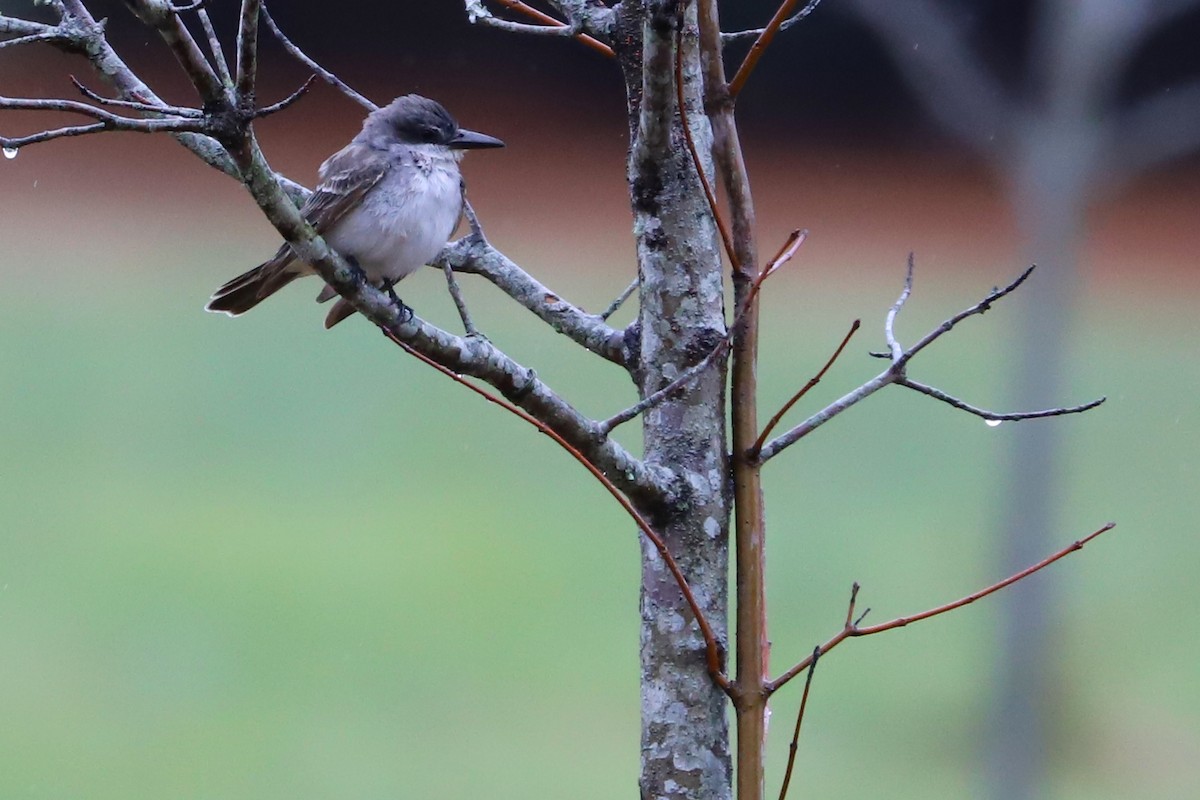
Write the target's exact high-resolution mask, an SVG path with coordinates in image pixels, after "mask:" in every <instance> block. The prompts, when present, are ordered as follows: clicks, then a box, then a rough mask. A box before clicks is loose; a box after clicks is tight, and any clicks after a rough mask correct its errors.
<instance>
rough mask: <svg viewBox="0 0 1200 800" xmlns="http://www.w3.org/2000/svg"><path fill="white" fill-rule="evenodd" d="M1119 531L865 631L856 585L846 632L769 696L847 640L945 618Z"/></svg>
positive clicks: (779, 683) (773, 687) (803, 663)
mask: <svg viewBox="0 0 1200 800" xmlns="http://www.w3.org/2000/svg"><path fill="white" fill-rule="evenodd" d="M1115 527H1116V523H1115V522H1110V523H1108V524H1107V525H1105V526H1104V527H1102V528H1100V529H1099V530H1096V531H1093V532H1092V533H1089V534H1088V535H1087V536H1085V537H1083V538H1082V539H1079V540H1078V541H1074V542H1071V544H1069V545H1067V546H1066V547H1064V548H1063V549H1061V550H1059V551H1058V552H1056V553H1054V554H1053V555H1050V556H1047V557H1046V558H1043V559H1042V560H1041V561H1039V562H1037V563H1036V564H1034V565H1032V566H1029V567H1026V568H1025V569H1023V570H1021V571H1020V572H1017V573H1015V574H1013V575H1009V576H1008V577H1007V578H1005V579H1004V580H1002V581H998V582H997V583H993V584H992V585H991V586H988V587H986V588H984V589H980V590H979V591H977V592H974V593H972V594H969V595H967V596H966V597H961V598H959V599H958V600H955V601H954V602H952V603H946V604H945V605H940V606H937V607H936V608H931V609H929V610H928V611H922V612H921V613H919V614H913V615H911V616H907V617H896V618H895V619H893V620H889V621H887V622H881V623H879V624H878V625H868V626H867V627H865V628H864V627H860V626H859V623H860V622H861V621H862V617H863V616H866V614H865V613H864V614H863V615H862V616H860V617H859V618H858V619H857V620H853V621H851V620H850V618H851V617H852V616H853V615H854V602H855V600H856V599H857V597H858V584H855V585H854V589H853V591H852V592H851V595H850V609H849V611H847V613H846V620H847V622H846V624H845V625H844V626H843V627H842V630H841V631H839V632H838V633H837V634H835V635H834V636H833V637H832V638H831V639H830V640H829V641H827V642H825V644H823V645H821V646H820V647H818V648H817V649H816V650H814V651H813V655H811V656H809V657H808V658H806V659H804V660H803V661H801V662H800V663H799V664H797V665H796V666H794V667H792V668H791V669H789V670H788V671H787V672H785V673H783V674H782V675H780V676H779V677H778V678H776V679H775V680H773V681H771V682H770V683H768V684H767V687H766V689H767V693H768V694H770V693H772V692H775V691H776V690H777V689H779V688H780V687H781V686H783V685H784V684H786V683H787V682H788V681H790V680H791V679H792V678H794V677H796V676H797V675H799V674H800V673H801V672H803V671H804V670H805V669H807V668H808V666H809V665H810V664H811V663H812V662H813V661H814V660H815V659H816V658H818V657H820V656H823V655H825V654H826V653H828V652H829V651H830V650H832V649H833V648H835V647H837V646H838V645H839V644H841V643H842V642H844V641H845V640H846V639H851V638H855V637H858V636H871V635H874V634H876V633H883V632H884V631H890V630H893V629H894V628H903V627H904V626H905V625H910V624H912V623H914V622H920V621H921V620H925V619H929V618H930V617H936V616H938V615H940V614H945V613H946V612H948V611H954V610H955V609H957V608H962V607H963V606H965V605H970V604H971V603H974V602H975V601H976V600H979V599H981V598H984V597H987V596H988V595H989V594H992V593H993V592H998V591H1000V590H1001V589H1003V588H1005V587H1006V586H1011V585H1012V584H1014V583H1016V582H1017V581H1019V580H1022V579H1024V578H1028V577H1029V576H1030V575H1032V574H1033V573H1035V572H1038V571H1040V570H1042V569H1045V568H1046V567H1048V566H1050V565H1051V564H1053V563H1054V562H1055V561H1058V560H1059V559H1060V558H1063V557H1064V556H1067V555H1070V554H1071V553H1074V552H1075V551H1076V550H1082V549H1083V546H1084V545H1085V544H1087V543H1088V542H1090V541H1092V539H1095V538H1096V537H1097V536H1099V535H1100V534H1102V533H1106V532H1107V531H1110V530H1112V529H1113V528H1115Z"/></svg>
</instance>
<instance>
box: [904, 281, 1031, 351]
mask: <svg viewBox="0 0 1200 800" xmlns="http://www.w3.org/2000/svg"><path fill="white" fill-rule="evenodd" d="M1035 269H1037V264H1031V265H1030V266H1029V269H1027V270H1025V271H1024V272H1022V273H1021V274H1020V275H1019V276H1017V279H1016V280H1014V281H1013V282H1012V283H1010V284H1009V285H1008V286H1005V287H1004V288H1003V289H992V291H991V292H989V293H988V296H987V297H985V298H983V299H982V300H980V301H979V302H978V303H976V304H975V305H973V306H971V307H970V308H965V309H963V310H962V311H960V312H958V313H957V314H955V315H954V316H953V317H951V318H950V319H948V320H946V321H945V322H943V323H942V324H941V325H939V326H937V327H936V328H934V329H933V330H932V331H930V332H929V333H927V334H925V335H924V336H922V337H921V339H920V340H919V341H918V342H917V343H916V344H914V345H913V346H912V347H910V348H908V350H907V351H905V353H904V358H903V359H902V360H903V361H911V360H912V357H913V356H915V355H916V354H917V353H919V352H921V351H922V350H924V349H925V348H926V347H928V346H929V345H931V344H933V343H934V342H935V341H936V340H937V339H938V338H939V337H941V336H942V335H943V334H946V333H949V332H950V331H951V330H952V329H953V328H954V326H955V325H957V324H958V323H960V322H962V321H963V320H964V319H966V318H967V317H971V316H974V315H976V314H983V313H985V312H987V311H991V309H992V303H994V302H996V301H997V300H999V299H1000V298H1002V297H1005V296H1007V295H1010V294H1012V293H1013V292H1015V291H1016V290H1017V288H1018V287H1020V285H1021V284H1023V283H1024V282H1025V281H1026V280H1027V279H1028V278H1029V276H1030V275H1032V274H1033V271H1034V270H1035Z"/></svg>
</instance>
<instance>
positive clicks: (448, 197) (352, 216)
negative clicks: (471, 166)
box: [325, 146, 462, 281]
mask: <svg viewBox="0 0 1200 800" xmlns="http://www.w3.org/2000/svg"><path fill="white" fill-rule="evenodd" d="M457 155H458V154H457V153H454V152H452V151H447V150H446V149H445V148H440V149H438V150H435V149H433V148H431V147H423V146H417V147H406V148H404V151H403V152H402V153H397V154H396V155H395V159H394V161H395V163H394V165H393V167H392V169H391V170H389V171H388V174H387V175H385V176H384V178H383V179H382V180H381V181H380V182H379V183H378V184H376V185H375V187H374V188H372V189H371V191H369V192H368V193H367V195H366V197H364V198H363V200H362V203H361V204H360V205H359V206H358V207H357V208H355V209H353V210H352V211H350V212H348V213H347V214H346V215H345V216H344V217H342V219H341V220H340V221H338V223H337V224H336V225H334V226H333V228H332V229H331V230H330V231H329V232H328V233H327V234H326V237H325V238H326V239H327V240H328V242H329V244H331V245H333V247H334V249H336V250H337V251H338V252H339V253H341V254H343V255H346V256H352V257H353V258H354V259H355V260H356V261H358V264H359V266H360V267H362V269H363V272H365V273H366V275H367V278H368V279H370V280H372V281H379V280H380V279H383V278H387V279H388V280H391V281H396V280H399V279H400V278H403V277H404V276H406V275H408V274H410V273H412V272H415V271H416V270H418V269H420V268H421V267H423V266H424V265H425V264H427V263H429V262H430V261H431V260H432V259H433V257H434V256H436V255H437V254H438V253H439V252H440V251H441V249H442V248H443V247H444V246H445V245H446V242H447V241H448V240H449V238H450V236H451V235H452V234H453V233H454V229H455V227H456V226H457V225H458V219H459V216H460V215H461V213H462V189H461V182H460V181H461V177H460V173H459V171H458V158H457V157H456V156H457Z"/></svg>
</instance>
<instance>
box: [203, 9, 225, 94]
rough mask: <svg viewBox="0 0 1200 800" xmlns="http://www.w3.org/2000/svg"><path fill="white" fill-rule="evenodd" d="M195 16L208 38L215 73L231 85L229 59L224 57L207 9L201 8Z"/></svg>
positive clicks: (223, 49)
mask: <svg viewBox="0 0 1200 800" xmlns="http://www.w3.org/2000/svg"><path fill="white" fill-rule="evenodd" d="M201 2H203V0H201ZM196 16H197V17H198V18H199V19H200V27H201V28H203V29H204V36H205V38H207V39H208V49H209V52H211V53H212V59H213V63H214V64H216V66H217V74H219V75H220V76H221V81H222V82H223V83H224V84H225V85H226V86H232V85H233V76H232V75H231V74H230V72H229V59H227V58H225V48H223V47H222V46H221V40H220V39H219V38H217V29H216V28H214V27H213V24H212V20H211V19H209V18H208V11H206V10H205V9H203V8H202V9H200V13H198V14H197V15H196Z"/></svg>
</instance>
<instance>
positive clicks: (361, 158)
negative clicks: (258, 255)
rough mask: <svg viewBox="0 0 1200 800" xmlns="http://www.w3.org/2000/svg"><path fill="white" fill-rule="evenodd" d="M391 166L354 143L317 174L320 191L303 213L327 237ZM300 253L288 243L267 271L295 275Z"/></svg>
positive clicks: (270, 262) (267, 263)
mask: <svg viewBox="0 0 1200 800" xmlns="http://www.w3.org/2000/svg"><path fill="white" fill-rule="evenodd" d="M390 166H391V164H390V163H389V162H388V160H387V158H385V157H384V156H383V155H382V154H379V153H376V152H374V151H372V150H370V149H369V148H367V147H365V146H363V145H360V144H358V143H357V142H351V143H350V144H348V145H346V146H345V147H343V148H342V149H341V150H339V151H337V152H336V153H334V154H333V155H332V156H330V157H329V158H327V159H326V160H325V163H324V164H322V165H321V168H320V170H318V172H317V174H318V177H319V178H320V180H319V182H318V183H317V188H315V189H313V192H312V194H310V195H309V196H308V199H307V200H305V201H304V205H302V206H301V207H300V213H301V215H303V217H304V218H305V219H306V220H308V223H309V224H310V225H312V226H313V228H315V229H316V231H317V233H319V234H322V235H323V234H325V233H326V232H328V231H329V229H330V228H332V227H333V226H334V224H336V223H337V221H338V220H340V219H341V218H342V217H344V216H345V215H346V214H347V213H348V212H349V211H350V210H351V209H353V208H355V207H356V206H357V205H358V204H359V203H361V202H362V199H363V197H364V196H366V194H367V192H369V191H371V189H372V188H373V187H374V186H375V184H377V183H379V181H380V180H382V179H383V176H384V175H386V174H387V171H388V169H389V167H390ZM295 260H296V252H295V251H294V250H292V248H291V245H289V244H288V243H287V242H284V243H283V244H282V245H281V246H280V248H279V250H278V251H277V252H276V253H275V255H274V256H273V257H272V258H271V260H270V261H268V262H266V263H265V264H263V265H262V266H263V268H264V270H265V271H266V272H267V273H270V274H277V273H278V274H281V275H282V274H283V273H286V272H292V271H294V270H290V269H289V267H290V265H291V263H292V262H293V261H295Z"/></svg>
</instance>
